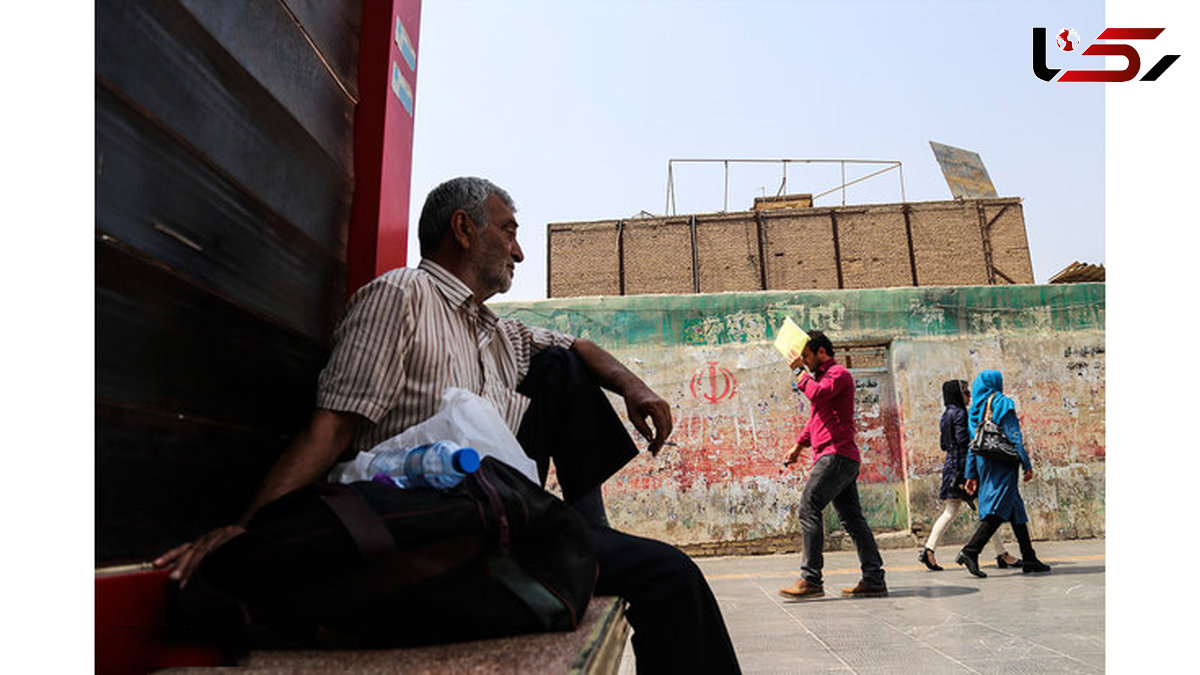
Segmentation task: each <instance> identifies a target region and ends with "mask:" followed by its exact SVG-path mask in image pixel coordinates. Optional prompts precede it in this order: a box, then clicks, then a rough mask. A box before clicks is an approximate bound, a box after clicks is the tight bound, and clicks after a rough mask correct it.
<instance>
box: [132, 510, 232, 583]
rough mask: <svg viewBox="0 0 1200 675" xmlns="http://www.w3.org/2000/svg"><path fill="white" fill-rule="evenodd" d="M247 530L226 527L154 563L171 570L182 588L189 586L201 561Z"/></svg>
mask: <svg viewBox="0 0 1200 675" xmlns="http://www.w3.org/2000/svg"><path fill="white" fill-rule="evenodd" d="M245 531H246V528H244V527H242V526H241V525H226V526H224V527H218V528H217V529H215V530H213V531H211V532H208V533H206V534H205V535H203V536H201V537H200V538H199V539H197V540H196V541H194V542H189V543H187V544H181V545H179V546H176V547H175V548H173V549H171V550H170V551H167V552H166V553H164V554H162V555H161V556H159V557H158V558H157V559H156V560H155V561H154V566H155V567H158V568H163V567H166V568H169V569H170V570H171V575H170V576H171V578H172V579H174V580H176V581H178V582H179V586H180V588H182V587H183V586H185V585H187V582H188V579H189V578H190V577H191V576H192V572H195V571H196V567H198V566H199V565H200V561H201V560H203V559H204V557H205V556H207V555H208V554H209V553H212V552H213V551H215V550H216V549H217V548H219V547H220V546H221V545H222V544H224V543H225V542H227V541H229V540H230V539H233V538H234V537H236V536H238V535H239V534H242V533H243V532H245Z"/></svg>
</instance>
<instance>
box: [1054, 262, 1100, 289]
mask: <svg viewBox="0 0 1200 675" xmlns="http://www.w3.org/2000/svg"><path fill="white" fill-rule="evenodd" d="M1088 281H1104V265H1091V264H1088V263H1081V262H1079V261H1078V260H1076V261H1075V262H1073V263H1071V264H1070V265H1067V266H1066V267H1064V268H1063V269H1062V270H1061V271H1060V272H1059V273H1058V274H1055V275H1054V276H1052V277H1050V283H1052V284H1078V283H1084V282H1088Z"/></svg>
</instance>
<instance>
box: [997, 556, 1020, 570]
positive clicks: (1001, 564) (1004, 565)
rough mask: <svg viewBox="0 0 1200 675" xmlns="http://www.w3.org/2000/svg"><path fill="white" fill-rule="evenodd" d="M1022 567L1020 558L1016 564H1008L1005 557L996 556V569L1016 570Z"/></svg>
mask: <svg viewBox="0 0 1200 675" xmlns="http://www.w3.org/2000/svg"><path fill="white" fill-rule="evenodd" d="M1020 566H1021V559H1020V558H1017V561H1016V562H1013V563H1008V562H1004V556H1002V555H998V556H996V567H999V568H1000V569H1005V568H1008V567H1013V568H1016V567H1020Z"/></svg>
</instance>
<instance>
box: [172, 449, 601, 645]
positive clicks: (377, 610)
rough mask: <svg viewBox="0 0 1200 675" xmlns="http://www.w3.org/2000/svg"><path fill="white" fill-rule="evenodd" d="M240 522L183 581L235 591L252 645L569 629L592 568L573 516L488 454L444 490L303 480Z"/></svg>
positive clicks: (588, 546) (587, 538) (586, 541)
mask: <svg viewBox="0 0 1200 675" xmlns="http://www.w3.org/2000/svg"><path fill="white" fill-rule="evenodd" d="M246 530H247V531H246V533H245V534H243V535H241V536H238V537H236V538H234V539H232V540H230V541H229V542H228V543H227V544H225V545H224V546H222V547H221V548H219V549H218V550H216V551H214V552H213V553H212V554H211V555H209V556H208V557H207V558H206V559H205V560H204V561H203V563H202V564H201V566H200V568H199V569H198V570H197V572H196V577H198V578H199V580H200V581H201V587H203V586H208V587H209V588H210V590H211V589H217V590H218V591H219V592H220V593H223V594H225V595H226V596H228V597H231V598H234V599H236V602H237V603H238V604H239V605H240V608H241V613H242V615H243V616H244V617H245V630H246V633H247V634H248V635H247V636H246V641H247V642H249V643H251V644H254V645H256V646H282V647H296V646H308V647H314V646H316V647H356V648H357V647H390V646H403V645H419V644H432V643H438V642H455V641H460V640H473V639H481V638H488V637H497V636H503V635H515V634H519V633H529V632H536V631H553V630H572V629H574V628H575V627H576V626H578V625H579V621H580V619H582V617H583V614H584V611H585V610H586V608H587V604H588V601H589V599H590V598H591V592H592V587H593V585H594V584H595V580H596V573H597V567H596V555H595V550H594V548H593V545H592V540H591V535H590V531H589V529H588V527H587V525H586V524H585V523H584V522H583V520H582V519H581V518H580V517H579V515H578V514H576V513H575V512H574V511H573V510H572V509H571V508H570V507H569V506H567V505H566V504H564V503H563V502H562V501H561V500H559V499H557V498H556V497H554V496H553V495H551V494H550V493H548V492H546V491H545V490H543V489H542V488H541V487H539V486H538V485H536V484H534V483H532V482H530V481H529V480H528V479H527V478H525V477H524V476H523V475H521V474H520V473H518V472H517V471H515V470H513V469H512V468H510V467H509V466H507V465H505V464H503V463H501V462H498V461H496V460H495V459H492V458H490V457H488V458H484V460H483V462H482V463H481V465H480V467H479V470H478V471H477V472H476V473H474V474H471V475H469V476H467V477H466V478H465V479H464V480H463V481H462V483H460V484H459V485H458V486H456V487H454V488H451V489H449V490H435V489H432V488H412V489H399V488H396V487H394V486H391V485H385V484H383V483H376V482H369V481H363V482H357V483H351V484H348V485H340V484H330V483H322V484H318V485H312V486H308V487H305V488H302V489H300V490H297V491H295V492H292V493H290V494H288V495H285V496H283V497H281V498H279V499H277V500H275V501H274V502H271V503H270V504H267V505H266V506H264V507H263V508H262V509H260V510H259V512H258V513H257V514H256V515H255V516H254V518H253V519H252V520H251V521H250V523H249V524H248V525H247V528H246ZM194 585H196V584H195V583H194V582H189V584H188V585H187V586H185V588H184V591H183V593H184V595H186V593H187V591H188V589H191V588H192V587H193V586H194ZM185 604H186V603H185ZM197 604H198V603H192V605H193V606H196V605H197ZM209 604H211V603H209ZM226 614H228V612H226Z"/></svg>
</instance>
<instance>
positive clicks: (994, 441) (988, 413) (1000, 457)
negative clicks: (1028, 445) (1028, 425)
mask: <svg viewBox="0 0 1200 675" xmlns="http://www.w3.org/2000/svg"><path fill="white" fill-rule="evenodd" d="M993 396H995V394H993V395H992V396H989V397H988V400H987V404H986V406H985V408H984V411H983V420H982V421H980V423H979V428H978V429H976V430H975V438H973V439H971V451H972V452H974V453H975V454H977V455H980V456H983V457H986V458H988V459H991V460H995V461H997V462H1004V463H1006V464H1020V463H1021V456H1020V455H1019V454H1017V447H1016V446H1015V445H1013V443H1012V441H1010V440H1008V437H1007V436H1005V435H1004V432H1003V431H1001V430H1000V427H999V425H997V424H996V422H995V420H993V419H992V398H993Z"/></svg>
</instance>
